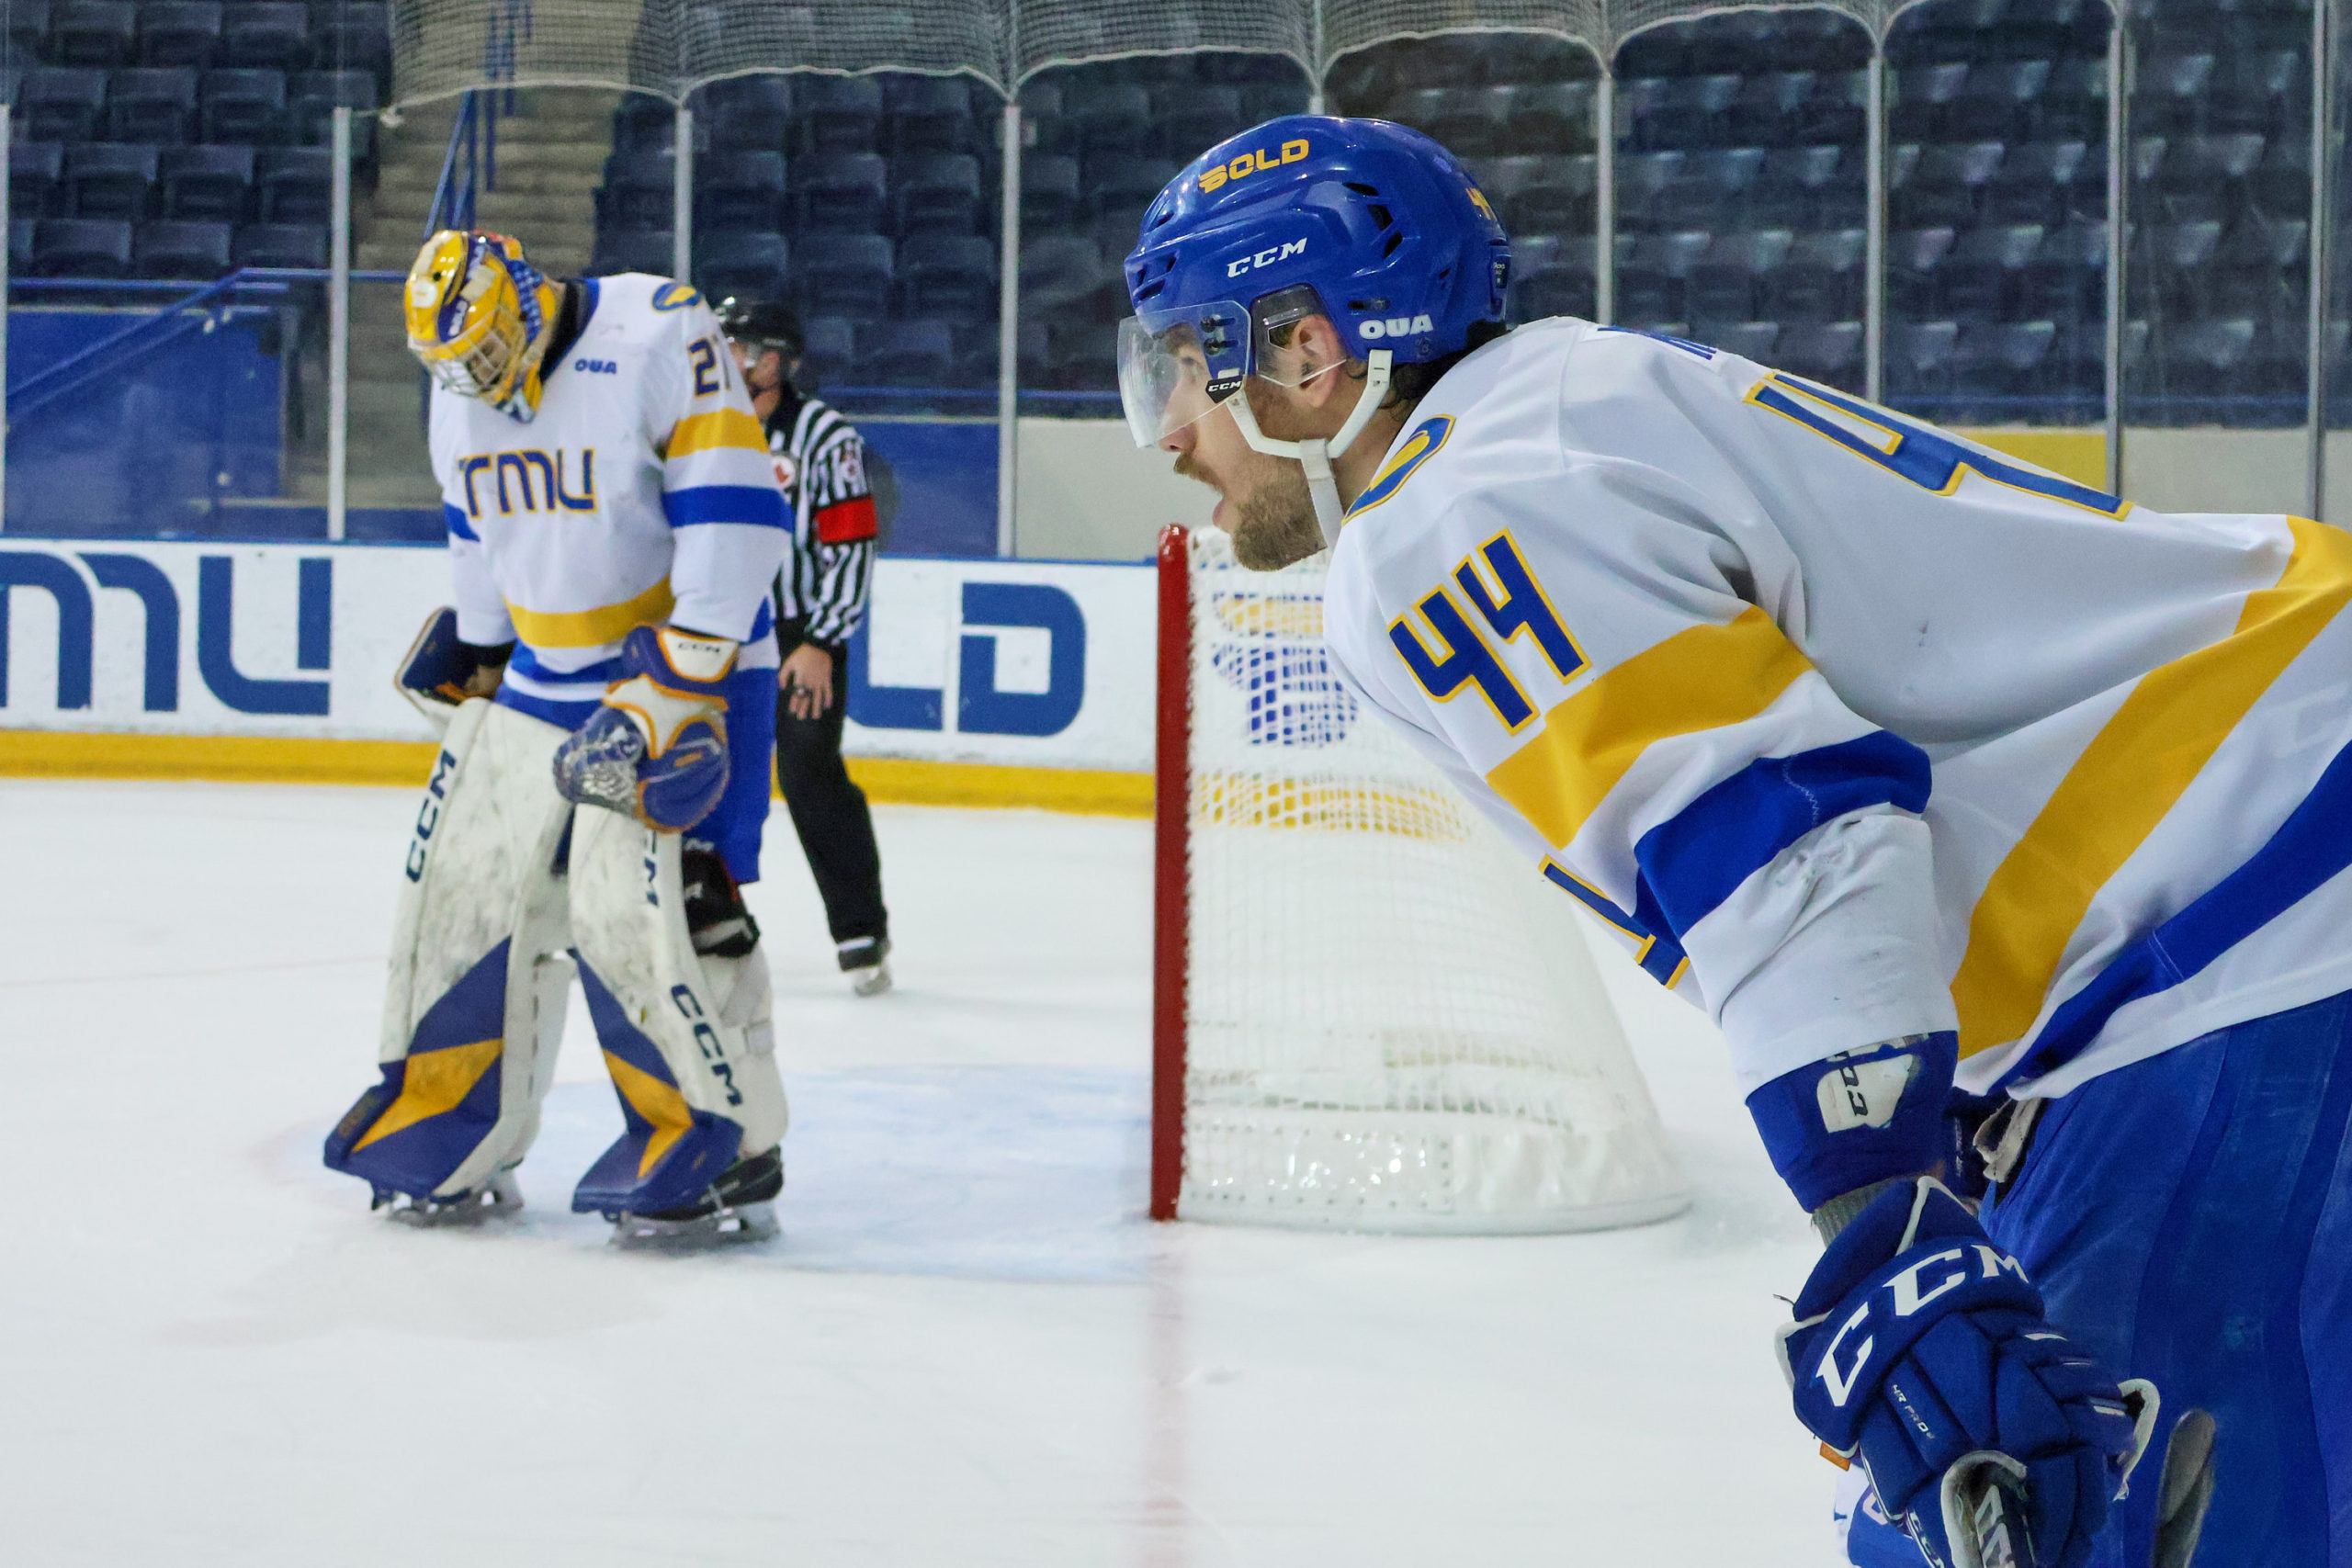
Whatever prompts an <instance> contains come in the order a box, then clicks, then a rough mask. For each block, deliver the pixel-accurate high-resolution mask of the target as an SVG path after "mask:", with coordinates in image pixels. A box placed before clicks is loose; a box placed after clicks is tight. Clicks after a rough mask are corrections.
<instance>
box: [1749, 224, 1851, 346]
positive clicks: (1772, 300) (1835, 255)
mask: <svg viewBox="0 0 2352 1568" xmlns="http://www.w3.org/2000/svg"><path fill="white" fill-rule="evenodd" d="M1868 248H1869V236H1868V233H1867V231H1864V230H1861V229H1827V230H1821V231H1815V232H1813V233H1809V234H1800V235H1798V236H1797V239H1796V243H1794V244H1793V245H1792V246H1790V247H1789V254H1788V255H1787V256H1786V257H1784V258H1783V259H1782V261H1781V265H1780V266H1779V267H1778V268H1777V269H1776V270H1775V271H1774V272H1773V274H1772V276H1770V278H1769V279H1768V280H1767V285H1768V286H1767V287H1766V288H1765V289H1764V290H1763V293H1764V294H1765V296H1766V298H1764V299H1759V300H1758V302H1757V308H1756V313H1757V314H1758V316H1769V317H1770V318H1772V319H1774V320H1777V321H1781V322H1784V323H1785V322H1790V321H1804V322H1817V321H1849V320H1851V319H1852V318H1854V317H1856V316H1859V315H1860V314H1861V310H1862V262H1863V259H1864V255H1865V253H1866V252H1867V250H1868Z"/></svg>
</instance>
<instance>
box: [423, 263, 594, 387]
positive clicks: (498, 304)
mask: <svg viewBox="0 0 2352 1568" xmlns="http://www.w3.org/2000/svg"><path fill="white" fill-rule="evenodd" d="M561 298H562V295H561V292H560V285H558V284H553V283H550V282H548V280H547V279H546V278H544V277H542V276H539V271H538V269H537V267H535V266H533V265H531V264H530V263H529V262H526V261H525V260H524V259H523V245H522V242H520V241H518V240H513V239H509V238H508V237H507V236H506V235H504V234H492V233H490V232H488V231H484V230H480V229H473V230H467V229H444V230H442V231H440V232H439V233H437V234H435V235H434V236H433V237H432V238H431V239H429V240H427V241H425V242H424V249H423V250H421V251H419V252H417V254H416V265H414V266H412V267H410V268H409V271H408V347H409V352H410V353H411V354H413V355H416V356H417V358H419V359H421V360H423V361H424V367H425V369H427V370H429V371H431V372H432V374H433V378H434V379H435V380H436V381H438V382H440V383H441V385H442V386H444V387H446V388H447V389H449V390H450V391H452V392H455V393H457V394H458V396H459V397H461V398H481V399H482V400H485V401H487V402H489V403H491V404H492V406H494V407H495V408H497V409H498V410H499V411H500V412H503V413H506V414H510V415H512V416H513V417H514V418H515V419H518V420H522V421H525V422H526V423H527V422H528V421H529V420H530V418H531V416H532V415H534V414H536V413H537V412H539V359H540V357H541V356H542V355H545V354H546V352H547V346H548V339H549V338H550V337H551V336H553V335H554V333H555V318H556V306H557V303H558V301H559V300H560V299H561Z"/></svg>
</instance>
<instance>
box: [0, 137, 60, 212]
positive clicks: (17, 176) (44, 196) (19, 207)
mask: <svg viewBox="0 0 2352 1568" xmlns="http://www.w3.org/2000/svg"><path fill="white" fill-rule="evenodd" d="M64 159H65V150H64V149H63V148H62V147H60V146H59V145H58V144H57V143H56V142H54V141H11V142H9V143H8V216H9V217H11V218H39V217H40V216H42V215H43V214H44V213H48V212H52V211H55V210H56V209H57V207H58V204H59V203H58V193H57V181H58V175H60V174H61V173H62V170H63V168H64Z"/></svg>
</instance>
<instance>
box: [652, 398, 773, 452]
mask: <svg viewBox="0 0 2352 1568" xmlns="http://www.w3.org/2000/svg"><path fill="white" fill-rule="evenodd" d="M718 446H741V447H747V448H749V449H750V450H752V451H754V452H758V453H760V454H762V455H763V456H764V455H765V454H766V452H767V449H768V436H767V432H766V431H764V430H762V429H761V428H760V422H759V421H758V420H756V419H754V418H752V416H751V415H750V414H747V413H745V412H743V411H742V410H741V409H718V410H715V411H713V412H709V413H695V414H688V415H687V416H686V417H685V418H684V419H682V420H680V421H679V422H678V423H676V424H674V425H673V426H671V428H670V442H669V445H668V446H665V447H664V448H663V449H662V456H663V457H670V458H676V457H684V456H685V455H686V454H688V453H689V452H707V451H709V450H711V449H712V448H713V447H718Z"/></svg>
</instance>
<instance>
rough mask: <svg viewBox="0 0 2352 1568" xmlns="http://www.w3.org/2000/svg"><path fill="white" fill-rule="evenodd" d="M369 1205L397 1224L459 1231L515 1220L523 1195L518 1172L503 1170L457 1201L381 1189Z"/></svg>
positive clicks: (377, 1190)
mask: <svg viewBox="0 0 2352 1568" xmlns="http://www.w3.org/2000/svg"><path fill="white" fill-rule="evenodd" d="M368 1207H369V1208H371V1209H383V1210H386V1211H388V1213H386V1214H385V1216H384V1217H385V1218H386V1219H389V1220H390V1221H391V1222H392V1223H393V1224H401V1225H413V1226H414V1227H416V1228H417V1229H419V1230H444V1229H456V1228H467V1227H471V1226H474V1225H479V1224H485V1223H487V1222H488V1221H491V1220H504V1219H511V1218H513V1217H514V1216H515V1214H516V1213H519V1212H520V1211H521V1209H522V1207H523V1193H522V1190H521V1189H520V1188H518V1187H516V1186H515V1173H514V1172H513V1171H511V1170H502V1171H500V1172H499V1173H498V1174H497V1175H495V1176H493V1177H492V1178H491V1179H489V1180H488V1181H487V1182H485V1183H483V1184H482V1185H481V1186H480V1187H477V1188H475V1189H473V1190H471V1191H469V1192H461V1193H459V1194H458V1196H456V1197H454V1198H415V1197H412V1196H410V1195H409V1194H408V1193H405V1192H399V1191H395V1190H392V1189H391V1188H389V1187H379V1188H377V1189H376V1196H375V1201H373V1202H371V1203H369V1204H368Z"/></svg>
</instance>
